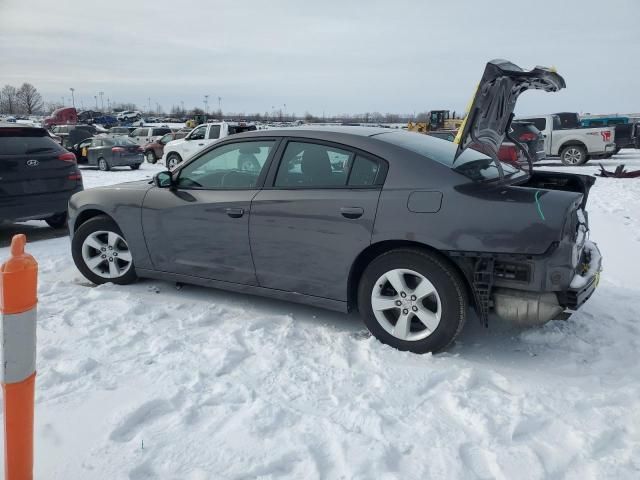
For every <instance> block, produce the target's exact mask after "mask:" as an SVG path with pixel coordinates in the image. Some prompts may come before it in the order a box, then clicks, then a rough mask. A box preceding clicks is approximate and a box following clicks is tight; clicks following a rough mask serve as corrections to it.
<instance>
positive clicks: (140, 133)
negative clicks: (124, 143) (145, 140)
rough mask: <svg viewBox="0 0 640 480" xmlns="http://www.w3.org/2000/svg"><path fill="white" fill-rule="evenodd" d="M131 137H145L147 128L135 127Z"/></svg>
mask: <svg viewBox="0 0 640 480" xmlns="http://www.w3.org/2000/svg"><path fill="white" fill-rule="evenodd" d="M131 136H132V137H146V136H147V129H146V128H136V129H135V130H134V131H133V133H132V134H131Z"/></svg>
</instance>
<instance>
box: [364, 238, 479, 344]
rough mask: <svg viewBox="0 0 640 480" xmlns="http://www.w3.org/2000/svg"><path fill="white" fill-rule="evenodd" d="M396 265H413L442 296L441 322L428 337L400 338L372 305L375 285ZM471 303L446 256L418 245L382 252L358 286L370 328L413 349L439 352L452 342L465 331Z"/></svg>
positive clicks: (385, 340)
mask: <svg viewBox="0 0 640 480" xmlns="http://www.w3.org/2000/svg"><path fill="white" fill-rule="evenodd" d="M394 269H409V270H412V271H415V272H417V273H419V274H421V275H423V276H424V277H425V278H426V279H428V280H429V281H430V282H431V284H432V285H433V286H434V287H435V289H436V291H437V294H438V296H439V297H440V310H441V311H440V314H441V318H440V323H439V324H438V325H437V327H436V328H435V329H434V330H433V331H432V332H431V333H430V334H429V335H428V336H427V337H426V338H423V339H419V340H413V341H407V340H402V339H399V338H397V337H395V336H394V335H392V334H391V333H389V332H387V330H385V329H384V328H383V326H382V325H381V324H380V323H379V321H378V320H377V319H376V317H375V314H374V312H373V308H372V305H371V295H372V292H373V289H374V287H376V282H377V281H378V279H379V278H380V277H381V276H382V275H384V274H385V273H386V272H389V271H390V270H394ZM467 307H468V298H467V289H466V287H465V283H464V280H463V279H462V277H461V276H460V274H459V273H458V272H457V271H456V270H455V268H454V267H452V266H451V265H450V264H449V263H448V262H447V260H446V259H444V258H443V257H441V256H439V255H437V254H433V253H429V252H427V251H423V250H418V249H398V250H391V251H389V252H387V253H384V254H382V255H380V256H379V257H377V258H376V259H374V260H373V261H372V262H371V263H370V264H369V265H368V266H367V268H366V269H365V271H364V273H363V275H362V278H361V280H360V284H359V286H358V310H359V312H360V315H361V317H362V319H363V321H364V323H365V325H366V326H367V328H368V329H369V331H370V332H371V333H372V334H373V335H374V336H375V337H376V338H377V339H378V340H380V341H381V342H382V343H385V344H387V345H390V346H392V347H394V348H397V349H398V350H407V351H410V352H413V353H427V352H438V351H441V350H444V349H446V348H447V347H448V346H449V345H451V343H453V341H454V340H455V338H456V337H457V336H458V334H459V333H460V332H461V331H462V327H463V326H464V323H465V320H466V316H467ZM412 321H415V319H414V320H412ZM412 325H413V324H412ZM411 328H413V327H411Z"/></svg>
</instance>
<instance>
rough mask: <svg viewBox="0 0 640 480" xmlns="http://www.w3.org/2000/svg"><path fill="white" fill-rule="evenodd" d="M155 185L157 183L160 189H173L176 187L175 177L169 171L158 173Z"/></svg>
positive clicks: (154, 180)
mask: <svg viewBox="0 0 640 480" xmlns="http://www.w3.org/2000/svg"><path fill="white" fill-rule="evenodd" d="M153 183H155V185H156V187H158V188H172V187H173V186H174V183H173V176H172V175H171V172H169V171H164V172H158V173H157V174H156V176H155V177H153Z"/></svg>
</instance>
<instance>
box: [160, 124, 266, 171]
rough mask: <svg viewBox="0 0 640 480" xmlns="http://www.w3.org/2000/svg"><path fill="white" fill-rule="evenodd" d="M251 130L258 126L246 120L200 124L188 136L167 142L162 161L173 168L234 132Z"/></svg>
mask: <svg viewBox="0 0 640 480" xmlns="http://www.w3.org/2000/svg"><path fill="white" fill-rule="evenodd" d="M250 130H256V126H255V125H253V124H250V123H245V122H215V123H204V124H202V125H198V126H197V127H196V128H194V129H193V130H191V132H189V134H188V135H187V136H186V137H184V138H180V139H178V140H172V141H171V142H169V143H167V144H166V145H165V146H164V153H163V154H162V161H163V162H164V164H165V165H166V166H167V168H169V169H172V168H174V167H175V166H176V165H178V164H179V163H180V162H182V161H183V160H188V159H190V158H191V157H193V156H194V155H195V154H196V153H198V152H199V151H201V150H203V149H204V148H206V147H207V146H208V145H211V144H212V143H213V142H215V141H217V140H220V139H221V138H224V137H227V136H229V135H233V134H234V133H241V132H248V131H250Z"/></svg>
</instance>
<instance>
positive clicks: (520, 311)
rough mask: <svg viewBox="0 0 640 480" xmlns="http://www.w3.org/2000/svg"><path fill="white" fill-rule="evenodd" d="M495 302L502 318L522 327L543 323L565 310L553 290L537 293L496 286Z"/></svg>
mask: <svg viewBox="0 0 640 480" xmlns="http://www.w3.org/2000/svg"><path fill="white" fill-rule="evenodd" d="M493 303H494V310H495V313H496V314H497V315H498V316H499V317H500V318H502V319H504V320H506V321H509V322H512V323H515V324H516V325H519V326H521V327H534V326H539V325H543V324H545V323H547V322H548V321H549V320H553V319H554V318H556V317H557V316H558V315H560V314H561V313H562V312H563V311H564V308H563V307H562V306H560V304H559V303H558V297H557V296H556V294H555V293H553V292H545V293H536V292H527V291H523V290H513V289H511V288H496V289H495V290H494V291H493Z"/></svg>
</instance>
